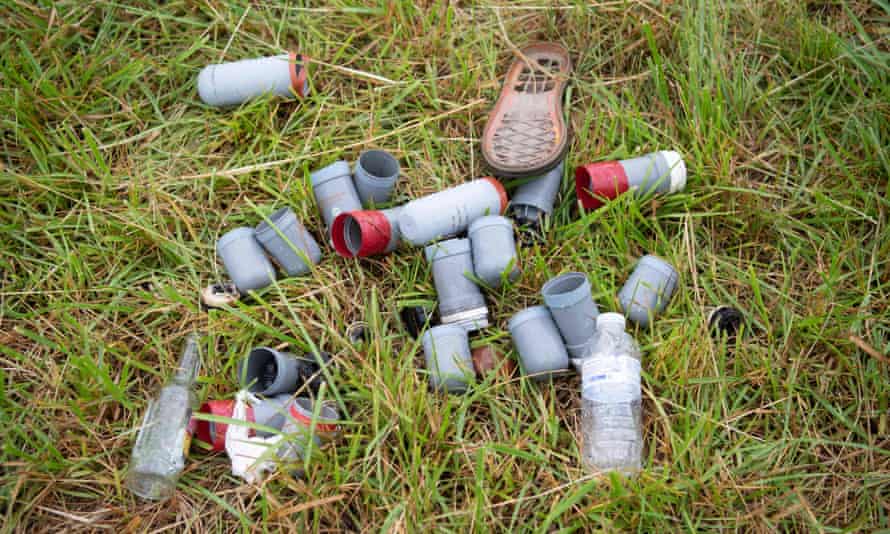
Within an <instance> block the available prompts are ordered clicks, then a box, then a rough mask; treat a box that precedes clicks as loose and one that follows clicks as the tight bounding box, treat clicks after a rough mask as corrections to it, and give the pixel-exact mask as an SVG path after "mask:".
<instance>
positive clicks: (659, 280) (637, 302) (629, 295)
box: [618, 255, 680, 326]
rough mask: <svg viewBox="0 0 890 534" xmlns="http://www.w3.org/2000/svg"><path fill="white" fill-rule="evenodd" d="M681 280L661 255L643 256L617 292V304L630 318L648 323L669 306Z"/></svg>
mask: <svg viewBox="0 0 890 534" xmlns="http://www.w3.org/2000/svg"><path fill="white" fill-rule="evenodd" d="M679 279H680V275H679V274H678V273H677V270H676V269H674V267H673V266H672V265H671V264H670V263H668V262H666V261H665V260H663V259H661V258H659V257H658V256H652V255H646V256H643V257H642V258H640V261H638V262H637V266H636V267H635V268H634V270H633V272H632V273H631V274H630V276H629V277H628V278H627V282H625V283H624V287H622V288H621V291H619V292H618V303H619V304H620V305H621V309H622V311H624V314H625V315H626V316H627V317H628V318H629V319H630V320H631V321H633V322H635V323H637V324H638V325H640V326H649V323H650V322H651V320H652V319H653V318H655V316H657V315H658V314H660V313H661V312H662V311H664V309H665V308H666V307H667V304H668V302H669V301H670V300H671V296H673V294H674V291H675V290H676V289H677V283H678V281H679Z"/></svg>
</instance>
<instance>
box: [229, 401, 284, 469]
mask: <svg viewBox="0 0 890 534" xmlns="http://www.w3.org/2000/svg"><path fill="white" fill-rule="evenodd" d="M257 403H259V399H257V398H256V397H255V396H253V395H252V394H250V392H248V391H247V390H241V391H239V392H238V393H237V395H235V408H234V409H233V410H232V419H236V420H238V421H244V422H245V423H246V422H247V406H248V404H251V405H253V404H257ZM249 431H250V428H249V427H248V426H246V425H239V424H234V423H232V424H230V425H228V429H227V430H226V453H227V454H228V455H229V459H230V460H231V462H232V474H233V475H235V476H238V477H241V478H243V479H244V480H246V481H247V482H248V483H250V484H255V483H257V482H261V481H262V480H263V479H264V478H265V477H266V475H267V474H268V473H269V472H271V471H272V470H274V469H275V468H276V466H277V461H278V457H277V455H276V451H277V450H278V448H279V445H280V443H281V440H282V439H283V436H282V435H281V434H276V435H274V436H271V437H268V438H261V437H255V436H254V437H251V436H249Z"/></svg>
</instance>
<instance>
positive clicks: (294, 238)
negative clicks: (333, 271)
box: [255, 208, 321, 276]
mask: <svg viewBox="0 0 890 534" xmlns="http://www.w3.org/2000/svg"><path fill="white" fill-rule="evenodd" d="M255 234H256V239H257V241H259V242H260V244H261V245H262V246H263V248H264V249H266V252H268V253H269V255H270V256H272V257H273V258H275V261H277V262H278V264H279V265H281V267H282V268H283V269H284V271H285V272H286V273H287V274H289V275H290V276H300V275H302V274H306V273H308V272H309V269H310V265H315V264H317V263H318V262H319V261H321V249H319V248H318V243H317V242H316V241H315V238H313V237H312V234H310V233H309V231H308V230H306V228H305V227H304V226H303V225H302V224H300V221H299V220H297V214H296V213H294V210H292V209H290V208H281V209H279V210H277V211H276V212H275V213H273V214H272V215H270V216H269V219H268V221H263V222H261V223H260V224H259V225H258V226H257V227H256V230H255Z"/></svg>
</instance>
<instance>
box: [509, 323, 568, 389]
mask: <svg viewBox="0 0 890 534" xmlns="http://www.w3.org/2000/svg"><path fill="white" fill-rule="evenodd" d="M507 328H508V329H509V330H510V336H511V337H512V338H513V345H514V346H515V347H516V352H518V353H519V361H520V362H521V363H522V371H523V373H524V374H527V375H532V377H533V378H534V379H535V380H547V379H549V378H552V376H553V374H554V373H557V372H559V371H562V370H564V369H568V367H569V355H568V353H567V352H566V347H565V345H564V344H563V341H562V336H561V335H560V334H559V329H558V328H557V327H556V323H555V322H554V321H553V317H552V316H551V315H550V311H549V310H548V309H547V308H546V307H545V306H532V307H530V308H526V309H524V310H522V311H520V312H518V313H517V314H516V315H514V316H513V317H512V318H511V319H510V322H509V323H508V324H507Z"/></svg>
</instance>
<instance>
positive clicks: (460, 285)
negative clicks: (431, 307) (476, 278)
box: [424, 239, 488, 331]
mask: <svg viewBox="0 0 890 534" xmlns="http://www.w3.org/2000/svg"><path fill="white" fill-rule="evenodd" d="M424 252H425V253H426V259H427V261H428V262H429V263H430V265H431V266H432V271H433V282H434V283H435V285H436V294H437V297H438V301H439V317H440V318H441V322H442V324H452V323H453V324H458V325H460V326H462V327H464V328H465V329H466V330H468V331H472V330H479V329H480V328H485V327H486V326H488V308H486V306H485V297H484V296H483V295H482V291H480V290H479V286H477V285H476V283H475V282H473V280H471V279H470V278H468V277H467V275H472V274H473V257H472V252H471V249H470V240H469V239H449V240H447V241H440V242H438V243H434V244H432V245H429V246H427V247H426V249H425V251H424Z"/></svg>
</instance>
